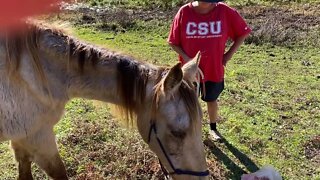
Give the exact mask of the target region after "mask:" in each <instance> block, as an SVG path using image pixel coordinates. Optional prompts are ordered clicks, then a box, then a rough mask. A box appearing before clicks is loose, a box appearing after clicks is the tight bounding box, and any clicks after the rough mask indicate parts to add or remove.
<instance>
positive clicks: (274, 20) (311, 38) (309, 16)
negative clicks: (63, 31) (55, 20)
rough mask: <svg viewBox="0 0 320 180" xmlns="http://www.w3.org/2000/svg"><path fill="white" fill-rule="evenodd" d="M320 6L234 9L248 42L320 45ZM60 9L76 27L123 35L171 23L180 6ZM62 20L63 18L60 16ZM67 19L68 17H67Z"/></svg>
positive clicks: (78, 5)
mask: <svg viewBox="0 0 320 180" xmlns="http://www.w3.org/2000/svg"><path fill="white" fill-rule="evenodd" d="M319 8H320V5H312V6H311V5H302V6H294V7H293V6H270V7H265V6H260V5H253V6H243V7H236V9H237V10H238V11H239V13H240V14H241V15H242V16H244V18H245V19H246V20H247V22H248V24H249V25H250V26H251V27H252V30H253V31H252V33H251V36H250V37H249V38H248V39H247V40H246V42H247V43H254V44H263V43H272V44H274V45H292V44H309V45H319V44H320V42H319V41H320V25H319V24H320V12H319V11H318V9H319ZM63 9H64V10H65V11H66V12H67V13H69V14H74V15H76V16H75V19H74V20H73V22H75V23H76V24H78V25H90V26H95V27H96V28H97V29H99V30H104V31H114V32H116V33H117V32H125V31H127V30H130V29H132V28H139V27H138V25H137V22H138V21H143V22H148V21H158V22H162V23H166V24H169V23H171V21H172V19H173V17H174V15H175V14H176V12H177V11H178V9H179V7H176V8H172V9H167V10H164V9H162V8H154V9H123V8H122V9H121V8H109V7H91V6H88V5H85V4H81V3H79V4H72V5H68V4H66V5H65V6H63ZM61 17H62V18H63V16H61ZM69 20H70V17H69Z"/></svg>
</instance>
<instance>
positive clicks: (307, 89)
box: [76, 28, 320, 179]
mask: <svg viewBox="0 0 320 180" xmlns="http://www.w3.org/2000/svg"><path fill="white" fill-rule="evenodd" d="M76 32H77V35H78V36H79V37H80V38H81V39H84V40H86V41H91V42H93V43H96V44H100V45H102V46H106V47H110V48H112V49H119V50H121V51H123V52H125V53H129V54H131V55H133V56H135V57H137V58H139V59H144V60H147V61H148V62H152V63H157V64H170V65H172V64H174V63H175V62H176V61H177V57H176V55H175V53H174V52H172V51H171V50H169V48H168V46H167V45H166V35H167V34H166V33H165V32H166V31H159V30H158V29H156V30H155V31H152V30H151V31H148V32H144V31H130V32H127V33H124V34H118V35H116V36H114V35H113V34H111V33H100V32H94V31H93V30H92V29H87V28H79V29H77V31H76ZM92 32H94V33H92ZM159 32H163V33H159ZM109 37H113V38H112V39H109ZM106 39H108V40H106ZM319 62H320V57H319V55H318V49H317V48H314V47H313V48H312V47H305V48H301V47H293V48H292V47H290V48H286V47H278V46H270V45H262V46H256V45H243V46H242V47H241V49H240V50H239V52H237V54H236V55H235V56H234V57H233V60H232V61H231V62H230V63H229V64H228V66H227V69H226V89H225V91H224V93H223V94H222V96H221V100H220V104H221V110H220V111H221V116H222V117H223V118H224V119H227V121H226V122H225V123H224V124H222V125H221V131H222V134H223V135H225V137H226V139H227V140H228V142H229V143H231V144H232V145H233V146H234V147H236V148H237V149H238V150H239V151H240V152H242V153H244V154H246V156H247V157H249V158H250V159H251V160H252V161H254V162H255V164H256V165H257V166H262V165H265V164H272V165H274V166H275V167H276V168H277V169H279V170H280V172H281V174H282V175H283V176H284V177H286V178H287V179H316V178H317V177H318V178H319V175H320V171H319V169H318V167H319V163H312V162H311V161H310V160H308V159H306V156H305V155H304V144H306V143H307V141H309V140H310V139H312V138H313V137H314V136H316V135H319V128H320V116H319V112H320V109H319V108H320V107H319V104H320V88H319V78H317V75H318V74H319V73H320V69H319V67H320V63H319ZM204 109H205V108H204ZM205 114H206V112H205ZM218 147H220V148H221V149H222V150H223V151H226V154H227V155H228V156H231V157H234V156H237V155H239V154H236V155H232V152H230V151H229V150H227V149H228V147H226V145H223V144H219V145H218ZM208 156H209V157H212V158H214V157H213V156H212V154H211V155H210V154H209V155H208ZM216 158H218V159H219V157H216ZM221 161H223V160H221ZM232 161H235V163H236V164H239V166H244V167H246V165H243V164H241V162H240V161H239V160H237V158H236V157H234V158H232ZM225 168H227V167H225ZM246 168H249V169H250V167H246ZM246 168H244V169H246ZM227 171H230V172H232V169H229V170H228V169H227ZM237 177H239V174H232V173H231V174H230V178H237Z"/></svg>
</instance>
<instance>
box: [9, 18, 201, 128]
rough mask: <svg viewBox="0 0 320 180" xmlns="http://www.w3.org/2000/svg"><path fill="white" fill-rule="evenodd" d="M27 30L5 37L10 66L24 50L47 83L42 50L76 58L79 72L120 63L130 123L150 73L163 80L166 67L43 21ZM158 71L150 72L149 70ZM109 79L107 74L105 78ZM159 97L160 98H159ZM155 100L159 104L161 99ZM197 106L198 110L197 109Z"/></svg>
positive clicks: (187, 97)
mask: <svg viewBox="0 0 320 180" xmlns="http://www.w3.org/2000/svg"><path fill="white" fill-rule="evenodd" d="M26 27H27V31H25V32H23V33H19V34H16V35H14V36H10V37H7V38H6V40H5V49H6V61H7V63H6V64H7V69H8V70H9V72H15V71H17V70H18V69H19V68H20V59H21V55H22V52H25V50H27V52H28V53H29V54H30V56H31V57H32V58H31V59H32V64H33V66H34V68H35V70H36V71H37V72H38V74H39V77H40V78H41V80H42V81H43V82H45V74H44V71H43V69H42V67H41V64H40V60H39V51H40V50H44V51H46V52H47V53H48V54H49V55H50V52H51V55H53V56H59V55H60V56H64V57H67V58H66V59H68V60H69V61H72V60H76V61H77V63H78V68H79V71H80V73H85V71H84V68H85V66H86V65H87V64H91V65H92V66H96V64H97V63H98V62H99V61H115V62H116V63H117V82H118V83H117V84H118V90H119V91H118V95H119V97H121V100H122V106H121V107H120V109H121V112H122V113H123V114H124V115H125V117H126V118H125V119H127V121H128V122H127V123H129V121H130V120H132V119H133V117H134V113H135V112H136V111H137V108H138V107H140V106H141V105H142V103H143V102H144V100H145V98H146V87H147V83H148V81H149V79H150V76H151V74H152V75H153V76H156V77H153V78H154V79H157V80H156V82H160V80H161V78H162V74H163V72H164V71H165V70H166V68H164V67H158V68H151V65H148V64H147V63H143V62H139V61H137V60H134V59H133V58H131V57H129V56H124V55H121V54H119V53H115V52H112V51H109V50H107V49H102V48H98V47H96V46H93V45H90V44H87V43H83V42H81V41H79V40H77V39H76V38H73V37H71V36H68V35H66V33H64V31H63V30H61V29H59V28H55V27H50V26H48V25H46V24H43V23H34V22H32V23H27V24H26ZM151 70H152V71H156V73H150V71H151ZM106 78H107V77H106ZM179 93H180V95H181V97H182V98H183V100H184V102H185V104H186V106H187V110H188V112H189V115H190V118H191V119H192V121H195V120H196V118H197V117H198V116H199V115H201V113H200V111H201V109H200V105H199V103H198V100H197V97H196V96H195V95H194V90H193V89H191V88H190V87H189V86H188V85H187V83H186V82H183V83H182V85H181V86H180V88H179ZM160 94H161V91H160V88H159V86H157V85H155V88H154V96H155V97H159V96H160ZM156 99H157V98H156ZM154 103H156V104H158V103H159V102H158V100H156V101H155V102H154ZM195 108H196V109H195Z"/></svg>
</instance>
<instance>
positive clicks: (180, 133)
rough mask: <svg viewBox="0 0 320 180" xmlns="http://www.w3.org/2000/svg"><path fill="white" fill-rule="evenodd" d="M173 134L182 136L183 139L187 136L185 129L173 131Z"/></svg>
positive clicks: (177, 136) (178, 136)
mask: <svg viewBox="0 0 320 180" xmlns="http://www.w3.org/2000/svg"><path fill="white" fill-rule="evenodd" d="M171 134H172V135H173V136H174V137H176V138H180V139H183V138H184V137H185V136H186V133H185V132H183V131H173V130H172V131H171Z"/></svg>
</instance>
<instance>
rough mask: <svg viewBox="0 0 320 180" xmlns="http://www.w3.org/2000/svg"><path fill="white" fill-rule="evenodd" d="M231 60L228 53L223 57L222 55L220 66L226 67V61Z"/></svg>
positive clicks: (230, 55)
mask: <svg viewBox="0 0 320 180" xmlns="http://www.w3.org/2000/svg"><path fill="white" fill-rule="evenodd" d="M231 58H232V54H231V53H229V52H226V53H225V54H224V55H223V59H222V64H223V65H224V66H226V65H227V63H228V61H229V60H230V59H231Z"/></svg>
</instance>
